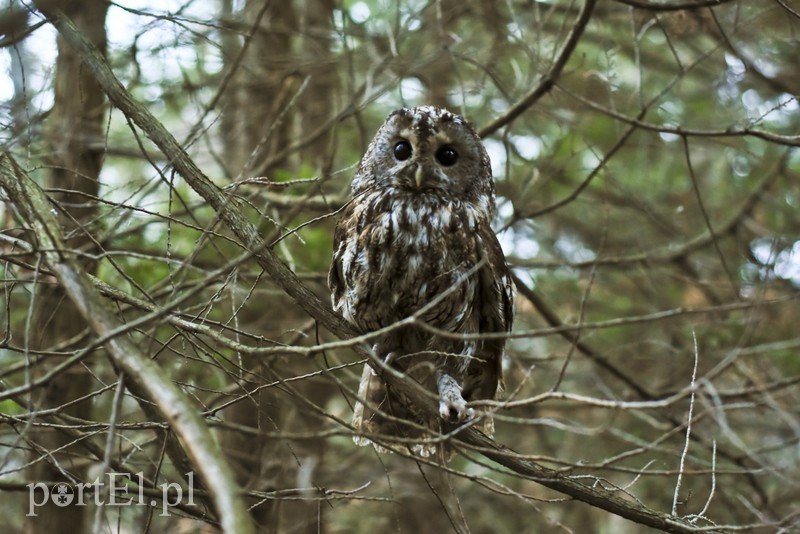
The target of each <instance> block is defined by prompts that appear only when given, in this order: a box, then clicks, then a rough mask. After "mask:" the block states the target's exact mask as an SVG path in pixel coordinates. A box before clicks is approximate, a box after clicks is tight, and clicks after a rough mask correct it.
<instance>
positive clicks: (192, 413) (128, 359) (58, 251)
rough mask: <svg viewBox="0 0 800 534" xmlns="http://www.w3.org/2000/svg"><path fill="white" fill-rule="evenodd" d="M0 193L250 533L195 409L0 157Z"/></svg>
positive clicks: (228, 515) (39, 195)
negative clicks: (133, 334)
mask: <svg viewBox="0 0 800 534" xmlns="http://www.w3.org/2000/svg"><path fill="white" fill-rule="evenodd" d="M76 31H77V30H76ZM0 187H2V189H3V190H4V191H5V192H6V194H7V195H8V197H9V199H10V201H11V203H12V205H13V206H14V208H15V209H16V211H17V212H18V213H19V215H20V217H21V218H22V220H23V223H24V224H26V225H27V226H28V227H29V229H30V231H31V232H32V233H33V235H34V236H35V239H36V245H37V247H36V248H37V250H38V252H39V253H40V254H42V256H43V259H44V262H45V264H46V265H47V266H48V267H49V268H50V269H51V270H52V272H53V273H54V274H55V275H56V277H57V278H58V281H59V283H60V284H61V285H62V287H63V288H64V291H65V292H66V294H67V295H68V296H69V298H70V300H72V302H73V303H74V304H75V306H76V307H77V308H78V310H79V311H80V313H81V315H82V316H83V317H84V318H85V319H86V321H87V322H88V323H89V325H90V326H91V327H92V329H93V330H94V331H95V332H96V333H97V335H98V336H100V337H105V338H106V339H105V344H106V347H107V348H108V354H109V356H110V358H111V360H112V362H113V363H114V365H115V366H117V367H118V368H119V369H121V370H122V371H124V372H125V374H126V375H127V376H129V377H130V379H131V380H132V381H133V382H134V383H135V384H136V386H138V389H139V390H140V391H143V392H144V393H146V395H147V396H148V397H149V398H150V399H152V400H153V401H155V402H156V405H157V406H158V411H159V413H160V414H161V416H162V417H163V418H164V419H165V420H166V421H167V422H168V423H169V425H170V427H171V428H172V429H173V430H174V431H175V433H176V434H177V435H178V436H179V437H180V438H181V440H182V442H183V447H184V450H185V451H186V453H187V454H188V455H189V457H190V458H191V459H192V461H193V462H194V465H195V467H196V468H197V470H198V472H199V474H200V475H201V476H202V478H203V480H204V481H205V483H206V484H207V486H208V487H209V488H213V489H214V491H213V492H211V495H212V502H213V503H214V507H215V509H216V511H217V514H218V516H219V518H220V522H221V524H222V526H223V529H224V531H225V532H230V533H237V534H238V533H250V532H253V530H252V524H251V522H250V516H249V515H248V513H247V510H246V508H245V507H244V503H243V502H242V500H241V499H240V498H239V491H240V490H239V487H238V486H237V484H236V482H235V481H234V478H233V473H232V471H231V469H230V467H229V466H228V464H227V463H226V462H225V460H224V455H223V454H222V451H221V450H220V448H219V445H218V444H217V442H216V441H215V440H214V436H213V435H212V434H211V431H210V430H209V428H208V426H206V424H205V422H204V421H203V419H202V418H201V417H200V415H199V414H198V411H197V409H196V408H195V406H194V405H192V403H191V402H189V400H188V399H187V398H186V395H184V394H183V392H181V390H180V389H178V387H177V386H176V385H175V384H174V383H173V382H172V381H171V380H169V378H167V377H166V375H165V373H164V371H163V370H162V369H161V368H160V367H159V366H158V365H157V364H156V363H155V362H154V361H153V360H151V359H150V358H148V357H147V356H146V355H145V354H144V353H142V352H141V351H140V350H139V347H138V346H137V345H136V344H134V343H133V342H132V341H131V340H130V338H129V337H128V336H127V335H124V334H123V335H115V331H121V332H125V331H126V330H127V329H126V328H125V325H124V324H123V323H122V322H121V321H120V320H119V319H118V318H117V317H116V315H115V314H114V312H113V311H112V310H111V309H110V308H109V307H108V304H107V302H106V300H105V299H104V298H103V297H102V296H101V295H100V293H99V292H98V291H97V289H95V287H94V285H93V284H92V283H91V281H90V279H89V276H88V275H87V274H86V273H85V272H84V271H83V269H82V268H81V267H80V266H79V265H78V262H77V261H76V257H75V254H73V253H72V252H70V251H68V250H67V249H66V247H65V246H64V236H63V232H62V230H61V227H60V226H59V224H58V221H57V220H56V218H55V216H54V215H53V214H52V213H51V211H50V210H51V204H50V201H49V200H48V198H47V196H46V195H45V194H44V192H43V191H42V189H41V188H40V187H39V186H38V185H37V184H36V183H35V182H34V181H33V180H32V179H31V178H30V177H29V176H28V175H27V174H26V173H25V172H24V171H23V170H22V169H21V168H20V167H19V166H18V165H17V163H16V162H15V161H14V160H13V159H12V158H11V156H10V155H9V154H7V153H3V154H0Z"/></svg>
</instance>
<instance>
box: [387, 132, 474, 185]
mask: <svg viewBox="0 0 800 534" xmlns="http://www.w3.org/2000/svg"><path fill="white" fill-rule="evenodd" d="M392 157H393V158H394V160H395V161H396V162H397V163H398V165H397V168H398V177H399V178H400V179H401V182H400V183H401V184H404V185H405V186H406V187H411V188H413V189H416V190H421V189H441V188H445V186H447V185H452V184H448V182H449V181H450V180H449V178H448V173H447V170H448V167H453V166H454V165H456V164H457V163H458V161H459V153H458V151H457V150H456V148H454V146H453V144H452V141H451V138H450V136H449V135H447V133H445V132H443V131H441V130H439V129H438V128H433V127H432V126H430V125H426V127H425V128H420V127H419V125H416V126H412V127H410V128H403V129H401V130H400V132H399V135H398V137H397V138H396V139H395V140H394V141H393V142H392Z"/></svg>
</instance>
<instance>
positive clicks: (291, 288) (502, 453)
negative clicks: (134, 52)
mask: <svg viewBox="0 0 800 534" xmlns="http://www.w3.org/2000/svg"><path fill="white" fill-rule="evenodd" d="M595 3H596V0H587V2H586V4H585V6H584V9H583V11H582V12H581V15H580V17H579V20H578V22H577V23H576V26H575V28H574V29H573V32H572V34H570V38H569V40H568V43H567V46H565V51H564V52H562V55H561V57H560V58H559V60H558V61H557V63H556V64H555V65H554V66H553V68H552V69H551V71H550V73H549V74H548V77H547V78H546V80H545V82H543V84H542V89H541V90H540V92H541V93H542V94H543V93H544V92H546V91H547V89H549V87H550V86H552V83H553V80H554V79H555V77H557V75H558V73H559V72H560V71H561V69H562V68H563V65H564V63H565V62H566V60H567V58H568V55H569V53H568V51H571V50H572V49H574V46H575V43H576V41H577V39H578V37H579V36H580V33H581V32H582V30H583V28H584V27H585V25H586V22H588V17H589V14H590V13H591V8H592V7H593V6H594V4H595ZM52 23H53V24H54V25H55V27H56V28H57V29H58V31H59V33H60V34H61V35H62V36H63V37H64V39H66V40H67V42H69V43H70V44H71V45H72V46H74V47H75V48H76V49H77V50H78V51H79V52H80V53H81V55H82V56H83V60H84V62H85V65H86V67H87V68H88V69H89V70H91V71H92V72H93V73H94V75H95V77H96V78H97V80H98V82H99V83H100V85H101V86H102V87H103V88H104V90H105V91H106V93H107V94H108V97H109V99H110V100H111V102H112V103H113V104H114V105H116V106H117V107H118V108H119V109H120V110H121V111H122V112H123V113H124V114H125V115H126V116H127V117H128V118H129V119H130V120H131V121H132V122H134V123H135V124H136V125H137V126H138V127H139V128H141V129H142V130H143V131H144V132H145V134H146V135H147V136H148V137H149V138H150V139H151V140H152V141H153V142H154V143H155V144H156V145H157V146H158V147H159V148H160V149H161V151H162V152H163V153H164V154H165V155H166V156H167V158H168V159H169V161H170V162H171V163H172V165H174V167H175V169H176V170H177V171H178V173H179V174H180V175H181V176H182V177H183V178H184V179H185V180H186V182H187V183H188V184H189V185H190V186H191V187H192V188H193V189H194V190H195V191H196V192H197V193H198V194H199V195H200V196H202V197H203V198H204V199H205V200H206V202H208V203H209V205H210V206H212V207H213V208H214V210H215V211H216V212H217V214H218V216H219V218H220V219H221V220H222V221H223V222H224V224H225V225H226V226H227V227H228V228H229V229H230V230H231V232H233V234H234V235H235V236H236V237H237V238H238V239H239V240H240V241H241V242H242V244H243V245H244V246H246V247H247V248H248V250H250V251H251V252H252V253H253V256H254V258H255V259H256V261H257V262H258V264H259V265H260V266H261V267H262V268H263V269H264V270H265V271H266V272H267V274H268V275H269V276H270V277H271V278H272V280H273V281H274V282H275V283H276V284H277V285H278V286H279V287H281V288H282V289H283V290H284V291H285V292H286V293H287V294H288V295H289V296H290V297H291V298H292V299H293V300H294V301H295V302H296V303H297V305H298V306H300V307H301V308H302V309H304V310H305V311H306V312H307V313H308V314H309V315H310V316H311V317H313V318H315V319H316V320H317V321H319V322H320V323H321V324H322V325H323V326H324V327H325V328H327V329H328V330H329V331H330V332H332V333H333V334H335V335H336V336H338V337H340V338H342V339H346V338H350V337H353V336H355V335H357V332H356V331H355V330H354V329H353V327H352V326H351V325H350V324H348V323H347V322H345V321H344V319H343V318H342V317H341V316H339V315H337V314H335V313H334V312H333V311H332V310H331V308H330V306H327V305H324V304H323V303H322V302H321V301H320V299H319V298H318V297H317V296H316V295H315V294H314V293H312V292H311V291H310V290H309V289H308V288H306V287H305V286H304V285H303V284H302V283H301V282H300V280H299V279H298V278H297V276H296V275H295V274H294V273H293V272H292V271H291V270H290V269H289V268H288V267H287V266H286V265H285V264H284V263H283V262H282V261H281V260H280V259H279V258H278V257H277V256H276V254H275V253H274V252H273V251H272V250H271V249H270V248H269V247H268V246H266V245H265V243H264V240H263V239H262V238H261V237H260V236H259V235H258V232H257V230H256V228H255V226H254V225H252V224H251V223H250V222H249V221H248V220H247V219H246V218H245V217H244V216H243V215H242V214H241V212H240V210H238V209H237V204H236V201H235V199H233V198H231V197H229V196H227V195H226V194H225V193H224V192H223V191H221V190H220V189H219V188H218V187H217V186H216V185H214V184H213V183H212V182H211V180H210V179H209V178H208V177H207V176H206V175H205V174H203V172H202V171H201V170H200V169H199V168H198V167H197V165H196V164H195V163H194V162H193V161H192V160H191V158H190V157H189V156H188V154H187V153H186V152H185V150H184V149H183V148H182V147H181V146H180V145H179V144H178V142H177V141H176V140H175V138H174V137H173V136H172V135H171V134H170V133H169V132H168V131H167V130H166V129H165V128H164V126H163V125H162V124H161V123H160V122H159V121H158V120H157V119H156V118H155V117H154V116H153V115H152V114H151V113H150V112H149V111H148V110H147V108H146V107H145V106H143V105H142V104H140V103H138V102H136V101H135V100H133V98H132V97H131V96H130V94H129V93H128V92H127V91H126V90H125V88H124V87H123V86H122V84H121V83H120V82H119V81H118V80H117V79H116V77H115V76H114V74H113V72H112V71H111V69H110V68H109V66H108V64H107V63H106V62H105V60H104V59H103V58H102V56H100V55H99V54H98V53H97V51H96V50H95V49H94V48H93V47H92V45H91V44H90V43H88V42H87V41H86V40H85V39H84V38H83V36H82V35H81V34H80V32H78V31H77V30H76V29H75V27H74V26H73V25H72V23H71V22H70V21H69V20H68V19H66V18H65V17H63V15H60V14H58V15H56V16H53V18H52ZM539 96H541V95H540V94H539V93H538V92H534V93H532V96H530V97H528V98H526V99H525V100H524V101H521V102H520V103H519V104H518V105H517V106H515V108H514V109H515V110H516V111H515V112H514V113H515V114H512V113H511V112H510V113H509V114H506V115H505V116H504V117H503V118H502V121H503V122H497V121H495V123H493V124H492V125H489V126H488V127H486V128H484V130H483V134H484V135H485V134H486V133H489V132H491V131H493V129H496V128H499V127H501V126H502V125H504V124H506V123H508V122H510V121H511V120H513V118H514V117H516V116H518V115H519V114H520V113H522V112H523V111H524V109H526V108H527V107H528V106H529V105H531V104H532V103H533V102H535V101H536V99H538V97H539ZM355 348H356V350H357V351H358V352H359V353H360V354H363V355H365V356H367V357H369V358H370V359H369V361H370V365H372V366H373V367H374V368H375V369H376V371H377V372H379V373H380V374H381V377H382V378H383V380H384V381H385V382H386V383H387V384H389V386H390V387H392V388H393V389H394V391H395V392H397V393H398V394H399V395H400V397H401V398H402V399H403V401H404V402H407V403H410V404H412V405H414V406H415V408H416V411H420V412H423V413H428V414H431V415H433V414H436V413H437V410H436V406H435V404H436V403H435V401H434V400H433V399H431V398H428V397H427V396H424V395H420V394H419V392H417V391H415V389H414V387H413V386H414V385H413V384H409V383H408V381H407V380H406V379H404V377H402V376H395V375H394V374H393V373H391V372H385V370H384V369H383V368H382V362H376V361H375V360H374V356H372V355H371V354H370V351H369V350H368V349H367V347H365V346H356V347H355ZM457 439H458V440H460V441H462V442H463V443H465V444H467V445H471V446H473V447H476V449H477V450H479V451H480V452H481V453H482V454H483V455H484V456H486V457H487V458H490V459H492V460H494V461H495V462H497V463H499V464H501V465H503V466H505V467H506V468H508V469H510V470H512V471H514V472H516V473H518V474H520V475H523V476H525V477H528V478H530V479H532V480H535V481H537V482H538V483H540V484H542V485H543V486H546V487H548V488H551V489H554V490H556V491H559V492H561V493H564V494H566V495H569V496H571V497H573V498H575V499H578V500H580V501H583V502H586V503H588V504H590V505H592V506H596V507H598V508H601V509H603V510H606V511H608V512H611V513H613V514H616V515H619V516H621V517H624V518H627V519H629V520H631V521H634V522H636V523H640V524H643V525H648V526H650V527H653V528H657V529H661V530H663V531H666V532H694V531H697V530H699V529H698V528H697V527H694V526H692V525H690V524H688V523H685V522H683V521H681V520H679V519H678V518H675V517H673V516H670V515H668V514H664V513H660V512H655V511H652V510H649V509H647V508H646V507H644V506H642V505H639V504H637V503H634V502H630V501H627V500H625V499H623V498H621V497H619V496H617V495H616V494H614V493H613V492H611V491H608V490H604V489H597V488H595V487H592V486H587V485H585V484H583V483H581V482H579V481H577V480H575V479H572V478H570V477H568V476H565V475H564V474H562V473H558V472H555V471H552V470H549V469H546V468H544V467H542V466H539V465H538V464H536V463H534V462H529V461H523V460H521V459H519V457H518V455H517V454H516V453H515V452H514V451H512V450H510V449H508V448H505V447H501V446H499V445H497V444H496V443H495V442H494V441H492V440H490V439H489V438H487V437H486V436H483V435H482V434H481V433H479V432H478V431H476V430H475V429H472V428H465V429H463V430H461V431H460V432H459V433H458V436H457Z"/></svg>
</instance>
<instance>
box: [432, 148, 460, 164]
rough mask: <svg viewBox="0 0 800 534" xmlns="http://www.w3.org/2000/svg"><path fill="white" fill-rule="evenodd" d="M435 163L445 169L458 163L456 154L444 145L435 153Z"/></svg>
mask: <svg viewBox="0 0 800 534" xmlns="http://www.w3.org/2000/svg"><path fill="white" fill-rule="evenodd" d="M436 161H438V162H439V163H441V164H442V165H444V166H445V167H449V166H451V165H455V164H456V161H458V152H456V151H455V150H453V147H450V146H447V145H445V146H443V147H441V148H440V149H439V150H437V151H436Z"/></svg>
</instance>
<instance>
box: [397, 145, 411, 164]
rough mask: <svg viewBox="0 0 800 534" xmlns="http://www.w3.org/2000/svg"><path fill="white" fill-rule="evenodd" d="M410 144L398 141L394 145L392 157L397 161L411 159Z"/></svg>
mask: <svg viewBox="0 0 800 534" xmlns="http://www.w3.org/2000/svg"><path fill="white" fill-rule="evenodd" d="M411 152H412V150H411V144H409V142H408V141H399V142H398V143H397V144H396V145H394V157H395V158H397V161H405V160H407V159H408V158H410V157H411Z"/></svg>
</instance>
